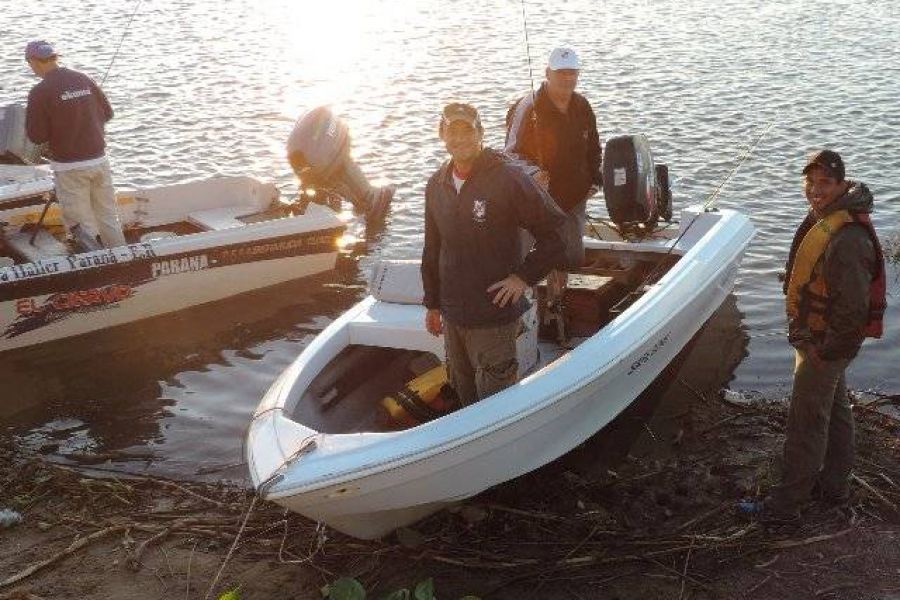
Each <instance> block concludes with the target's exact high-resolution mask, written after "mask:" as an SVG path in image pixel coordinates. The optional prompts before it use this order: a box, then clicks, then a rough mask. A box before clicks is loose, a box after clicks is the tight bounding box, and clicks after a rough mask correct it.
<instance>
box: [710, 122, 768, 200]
mask: <svg viewBox="0 0 900 600" xmlns="http://www.w3.org/2000/svg"><path fill="white" fill-rule="evenodd" d="M773 125H775V119H772V120H771V121H769V124H768V125H766V127H765V128H764V129H763V130H762V131H761V132H760V134H759V135H758V136H756V139H755V140H754V141H753V143H752V144H750V145H749V146H748V147H747V148H745V149H744V152H743V153H742V154H740V155H738V161H737V163H736V164H735V165H734V166H733V167H732V168H731V171H729V172H728V174H727V175H726V176H725V178H724V179H723V180H722V182H721V183H720V184H719V185H718V186H716V189H715V190H713V192H712V193H711V194H710V195H709V198H707V200H706V202H704V203H703V210H704V211H706V210H707V209H709V208H710V207H712V206H713V205H714V204H715V203H716V202H717V201H718V199H719V194H720V193H721V191H722V188H724V187H725V184H727V183H728V181H729V180H730V179H731V178H732V177H733V176H734V174H735V173H737V172H738V169H740V168H741V167H742V166H743V164H744V163H745V162H746V161H747V159H748V158H750V156H751V155H752V154H753V151H754V150H755V149H756V147H757V146H758V145H759V143H760V142H761V141H762V139H763V138H764V137H765V136H766V134H767V133H769V130H770V129H772V126H773Z"/></svg>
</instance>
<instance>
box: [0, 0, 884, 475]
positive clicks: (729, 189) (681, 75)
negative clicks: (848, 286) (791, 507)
mask: <svg viewBox="0 0 900 600" xmlns="http://www.w3.org/2000/svg"><path fill="white" fill-rule="evenodd" d="M135 8H137V12H136V14H135V16H134V20H133V22H132V23H131V26H130V28H128V29H127V33H126V28H127V27H128V23H129V19H130V18H131V16H132V13H133V12H134V10H135ZM525 9H526V14H527V20H528V24H529V31H528V33H529V40H530V54H531V59H532V64H533V66H534V74H535V78H536V83H539V80H540V78H541V76H542V72H543V65H544V62H545V60H546V56H547V54H548V53H549V51H550V50H551V49H552V48H553V47H554V46H556V45H560V44H568V45H571V46H572V47H574V48H575V49H577V51H578V52H579V54H580V55H581V57H582V61H583V63H584V69H583V74H582V78H581V81H580V90H581V91H582V92H583V93H584V94H585V95H586V96H587V97H588V99H589V100H590V101H591V102H592V104H593V106H594V108H595V111H596V113H597V115H598V119H599V124H600V129H601V136H602V137H604V138H608V137H610V136H613V135H618V134H623V133H637V132H643V133H645V134H646V135H648V137H649V138H650V140H651V143H652V145H653V147H654V150H655V152H656V155H657V158H658V159H660V160H662V161H664V162H666V163H668V164H669V166H670V171H671V173H672V176H673V178H674V186H673V187H674V192H675V201H676V209H677V207H678V206H683V205H685V204H688V203H691V202H699V201H703V200H705V199H706V198H707V197H708V196H709V194H710V193H711V192H712V191H713V190H714V189H715V188H716V187H717V186H719V185H720V184H721V183H722V181H723V180H724V179H725V178H726V176H727V175H728V173H729V172H730V171H731V170H732V168H733V167H734V166H735V165H736V163H737V161H738V157H739V155H740V154H741V152H742V151H743V150H744V149H745V148H746V147H747V146H748V145H749V144H751V143H752V142H753V141H754V140H755V139H756V137H757V136H758V135H759V134H760V133H761V132H762V131H763V130H765V129H766V127H768V126H770V125H771V129H769V130H768V132H767V134H766V135H765V136H764V137H763V138H762V139H761V141H760V143H759V145H758V146H757V147H756V149H755V151H754V152H753V154H752V156H751V158H750V159H749V160H747V161H746V162H745V163H744V164H743V165H742V167H741V168H740V169H739V170H738V171H737V173H736V174H735V175H734V176H733V177H731V178H730V179H729V180H728V181H727V183H726V184H725V186H724V188H723V189H722V193H721V200H720V205H721V206H724V207H729V208H736V209H739V210H742V211H746V212H747V213H749V214H750V215H751V216H752V218H753V221H754V223H755V224H756V227H757V228H758V234H757V237H756V239H755V241H754V243H753V245H752V247H751V248H750V250H749V252H748V253H747V255H746V257H745V259H744V263H743V268H742V271H741V274H740V277H739V280H738V283H737V288H736V290H735V299H734V301H733V302H731V301H730V302H729V303H728V306H729V309H728V312H729V315H728V317H727V319H726V320H725V322H726V323H727V326H726V327H724V328H723V327H721V326H717V328H716V330H717V331H723V332H724V333H722V335H724V336H727V337H728V338H729V339H733V338H739V339H741V340H742V342H741V344H742V347H744V348H745V352H744V354H745V356H744V357H743V360H741V361H740V362H739V364H737V366H735V365H734V364H732V363H734V362H736V361H732V363H729V364H728V365H727V373H726V374H725V382H726V383H727V384H728V385H729V386H730V387H732V388H733V389H745V390H760V391H763V392H767V393H773V394H780V393H785V392H786V391H787V389H788V388H789V384H790V370H791V355H790V351H789V348H788V346H787V344H786V342H785V340H784V335H783V333H784V328H785V319H784V315H783V299H782V296H781V290H780V283H779V282H778V281H777V273H778V272H779V271H780V270H781V268H782V264H783V261H784V258H785V255H786V252H787V246H788V243H789V238H790V235H791V232H792V231H793V228H794V227H795V226H796V224H797V223H798V222H799V220H800V219H801V218H802V216H803V214H804V212H805V203H804V200H803V198H802V193H801V178H800V175H799V171H800V169H801V168H802V166H803V160H804V157H805V155H806V154H808V152H809V151H810V150H812V149H815V148H818V147H820V146H830V147H833V148H835V149H838V150H839V151H841V152H842V153H843V155H844V156H845V159H846V162H847V164H848V173H849V176H850V177H851V178H855V179H859V180H862V181H864V182H866V183H867V184H868V185H869V186H870V188H871V189H872V190H873V192H874V193H875V195H876V201H877V209H878V212H877V213H876V214H875V216H874V219H875V222H876V225H877V227H878V228H879V231H880V232H881V234H882V238H883V239H884V240H889V239H890V238H892V237H897V236H900V226H898V225H897V222H898V217H900V203H898V199H900V198H898V195H900V193H898V190H900V111H898V110H897V98H898V97H900V59H898V53H897V39H898V38H900V7H898V5H897V3H896V2H895V0H837V1H832V2H827V3H826V2H818V1H811V0H789V1H785V2H778V3H775V2H745V1H738V0H716V1H713V0H687V1H683V0H570V1H568V2H565V3H559V2H545V1H544V0H527V1H526V5H525ZM0 14H2V15H3V16H2V20H0V34H2V35H0V72H2V76H0V104H6V103H9V102H24V101H25V98H26V95H27V92H28V89H29V88H30V87H31V85H33V84H34V83H35V79H34V78H33V77H32V76H31V74H30V71H29V70H28V67H27V65H26V64H25V62H24V60H23V57H22V52H23V48H24V45H25V43H26V41H27V40H29V39H33V38H46V39H48V40H50V41H52V42H53V43H55V44H56V45H57V50H58V51H59V52H60V53H61V54H62V55H63V56H64V58H63V61H64V64H67V65H68V66H71V67H74V68H76V69H79V70H82V71H85V72H87V73H89V74H90V75H92V76H93V77H95V78H96V79H97V80H98V81H99V80H101V79H102V78H103V77H104V73H105V72H106V71H107V69H108V68H109V67H110V64H111V62H112V59H113V56H114V54H115V52H116V48H117V46H118V45H119V42H120V40H121V39H122V37H123V34H125V38H124V41H123V43H122V44H121V49H120V50H119V52H118V55H117V57H116V58H115V61H114V62H112V66H111V68H109V74H108V77H107V79H106V81H105V83H104V88H105V90H106V91H107V94H108V96H109V98H110V101H111V102H112V104H113V106H114V108H115V110H116V118H115V119H114V120H113V121H112V122H111V124H110V126H109V129H108V139H109V146H110V147H109V153H110V156H111V159H112V162H113V166H114V174H115V180H116V183H117V185H118V186H120V187H136V186H151V185H161V184H170V183H177V182H183V181H189V180H196V179H201V178H206V177H210V176H213V175H217V174H234V175H252V176H255V177H258V178H262V179H274V180H275V181H277V183H278V184H279V185H280V186H281V188H282V190H283V192H284V193H292V192H293V191H294V190H295V184H294V181H293V179H292V176H291V174H290V171H289V168H288V166H287V164H286V161H285V160H284V151H283V145H284V141H285V140H286V137H287V134H288V132H289V131H290V129H291V126H292V123H293V121H294V119H295V118H296V117H297V115H298V114H300V113H301V112H302V111H303V110H304V109H306V108H308V107H311V106H315V105H318V104H323V103H328V104H331V105H332V106H333V107H334V109H335V110H336V112H338V113H339V114H340V115H341V116H342V117H343V118H344V119H345V120H346V121H347V122H348V124H349V125H350V127H351V131H352V132H353V135H354V154H355V156H356V157H357V159H358V161H359V163H360V164H361V166H362V167H363V169H364V170H365V171H366V172H367V173H369V174H370V175H371V177H372V179H373V180H375V182H379V183H380V182H385V181H391V182H394V183H396V184H397V185H398V186H399V191H398V194H397V197H396V200H395V203H394V207H393V212H392V215H391V216H390V219H389V221H388V224H387V227H386V230H385V231H384V232H383V233H382V234H381V235H379V236H376V237H374V238H371V239H362V235H361V231H359V228H356V231H357V233H359V234H360V241H359V243H358V244H357V245H356V246H355V247H354V248H353V249H352V251H350V252H349V253H348V254H347V255H346V256H345V257H343V258H342V260H341V268H340V269H339V270H338V272H336V273H334V274H332V275H329V276H328V277H326V278H325V280H324V281H322V282H316V283H314V284H308V283H307V284H298V285H293V286H289V287H288V288H286V289H281V290H279V292H278V293H277V294H272V293H263V294H259V295H257V296H256V297H254V298H253V299H252V300H244V301H236V302H229V303H225V305H224V306H219V307H218V308H217V309H216V311H217V312H216V314H215V315H210V314H208V312H202V311H201V312H192V313H185V314H181V315H174V316H171V317H167V318H165V319H161V320H156V321H153V322H152V323H151V324H149V325H144V326H136V327H133V328H129V329H128V330H127V331H125V332H123V333H114V334H109V335H103V336H98V337H97V338H95V339H91V340H90V343H89V345H85V344H84V343H82V342H80V343H74V344H72V343H63V344H58V345H54V346H51V347H47V348H42V349H40V350H39V351H38V352H31V353H28V354H25V355H13V356H10V357H5V358H4V359H3V364H2V365H0V425H2V427H3V429H4V430H5V432H6V433H7V434H12V435H14V436H16V438H17V439H18V440H19V442H20V443H21V444H23V445H25V446H27V447H32V448H35V449H40V450H41V451H43V452H46V453H48V454H56V455H77V454H78V453H93V454H99V455H101V456H103V455H108V456H110V457H112V458H115V457H116V456H118V454H117V453H121V452H125V453H127V454H130V455H132V456H136V457H143V456H145V457H146V458H147V463H148V464H151V463H152V466H151V467H150V470H151V471H152V470H154V469H157V468H159V469H160V470H162V471H165V472H175V473H181V474H183V475H184V474H188V475H190V474H196V473H197V472H198V471H200V472H206V471H207V470H215V469H217V468H221V467H224V466H227V465H231V464H234V463H239V462H240V460H241V454H240V440H241V436H242V434H243V429H244V427H245V426H246V423H247V420H248V417H249V415H250V413H251V411H252V410H253V408H254V407H255V405H256V403H257V402H258V400H259V398H260V396H261V394H262V393H263V392H264V390H265V389H266V388H267V386H268V385H269V383H271V381H272V380H273V379H274V378H275V376H276V375H277V374H278V373H279V371H280V370H281V369H282V368H284V367H285V366H286V365H287V364H288V363H289V362H290V361H291V360H292V359H293V357H295V356H296V354H297V353H298V352H299V351H300V350H301V349H302V348H303V347H304V346H305V345H306V344H307V343H308V342H309V340H310V339H311V338H312V336H313V335H315V333H316V332H317V331H320V330H321V329H322V327H324V326H325V325H326V324H327V323H328V322H329V320H331V319H333V318H334V317H335V316H336V315H338V314H339V313H340V312H341V311H342V310H344V309H346V308H347V307H349V306H350V305H351V304H353V303H354V302H355V301H356V300H357V299H358V298H360V297H361V296H362V295H363V294H364V283H365V273H366V272H367V269H368V265H370V264H371V261H372V260H373V259H376V258H379V257H389V258H410V257H416V256H418V254H419V251H420V248H421V243H422V237H421V231H422V207H423V198H422V193H423V188H424V184H425V181H426V179H427V177H428V176H429V175H430V173H431V172H432V171H433V170H434V169H435V168H436V167H437V166H438V165H439V163H440V161H441V160H442V159H443V157H444V151H443V148H442V145H441V143H440V141H439V140H438V138H437V115H438V112H439V110H440V107H441V106H442V105H443V104H444V103H445V102H447V101H451V100H464V101H469V102H472V103H474V104H476V105H477V106H478V107H479V108H480V109H481V111H482V113H483V119H484V121H485V126H486V130H487V135H486V137H487V140H488V142H489V143H490V144H492V145H499V144H501V143H502V139H503V116H504V114H505V111H506V107H507V106H508V105H509V103H510V102H512V101H513V100H514V99H515V98H516V97H517V96H518V95H521V94H522V93H524V92H525V91H527V90H528V89H529V87H530V78H529V68H528V54H527V52H526V46H525V43H524V36H523V29H522V5H521V3H520V2H512V1H496V2H478V1H475V0H442V1H438V0H415V1H413V0H405V1H404V0H397V1H386V0H383V1H375V0H332V1H330V2H320V1H315V2H313V1H309V0H300V1H297V0H253V1H250V0H229V1H228V2H221V1H213V0H196V1H193V0H192V1H185V0H182V1H177V0H153V1H152V2H149V1H148V2H142V3H141V4H140V5H138V3H137V2H133V1H130V2H124V1H122V0H86V1H84V2H78V3H77V8H76V7H75V6H74V5H72V3H71V2H68V1H64V0H44V1H42V2H29V3H25V2H21V1H20V0H0ZM602 211H603V209H602V202H598V203H597V204H596V206H594V207H593V212H595V213H597V214H600V213H602ZM889 275H890V277H891V279H890V283H889V291H890V292H891V294H892V297H891V298H890V299H889V301H890V302H891V303H892V304H891V307H890V310H889V313H888V317H887V322H888V326H887V334H886V336H885V337H884V339H882V340H880V341H877V342H869V343H867V345H866V347H865V348H864V350H863V352H862V353H861V355H860V356H859V358H858V359H857V360H856V362H855V363H854V366H853V369H852V374H851V377H850V383H851V385H852V387H854V388H856V389H871V390H875V391H879V392H885V393H898V392H900V369H898V366H900V350H898V342H900V308H898V305H897V302H896V298H897V296H898V294H900V279H898V277H900V274H898V269H897V268H896V266H894V267H892V269H891V271H890V273H889ZM713 343H715V341H713ZM713 355H715V353H713ZM723 360H724V359H723ZM693 368H694V369H696V370H698V373H696V375H698V376H699V375H702V373H701V372H699V371H703V370H704V369H705V368H709V369H717V368H721V365H715V364H712V365H704V366H697V365H695V366H694V367H693ZM687 376H688V377H690V374H688V375H687ZM729 380H730V381H729ZM154 461H155V462H154ZM238 470H239V468H238Z"/></svg>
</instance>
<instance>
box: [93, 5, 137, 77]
mask: <svg viewBox="0 0 900 600" xmlns="http://www.w3.org/2000/svg"><path fill="white" fill-rule="evenodd" d="M143 1H144V0H137V3H136V4H135V5H134V10H133V11H132V12H131V18H129V19H128V24H126V25H125V31H123V32H122V37H121V38H120V39H119V45H118V46H116V51H115V52H114V53H113V57H112V60H110V61H109V66H108V67H106V73H104V74H103V79H101V80H100V87H103V84H104V83H106V78H107V77H108V76H109V70H110V69H112V66H113V63H115V62H116V58H118V56H119V50H121V49H122V43H123V42H124V41H125V36H127V35H128V30H129V29H131V22H132V21H134V17H135V15H137V11H138V9H139V8H140V7H141V3H142V2H143Z"/></svg>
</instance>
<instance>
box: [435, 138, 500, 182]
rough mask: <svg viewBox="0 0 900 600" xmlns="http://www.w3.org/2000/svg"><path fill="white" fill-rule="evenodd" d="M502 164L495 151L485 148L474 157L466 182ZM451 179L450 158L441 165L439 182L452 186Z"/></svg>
mask: <svg viewBox="0 0 900 600" xmlns="http://www.w3.org/2000/svg"><path fill="white" fill-rule="evenodd" d="M502 162H503V158H502V157H501V156H500V155H499V154H498V153H497V152H496V151H494V150H493V149H492V148H488V147H487V146H485V147H484V148H482V149H481V152H479V153H478V156H477V157H475V162H474V163H473V164H472V170H471V171H470V172H469V177H468V178H467V180H468V179H472V178H474V177H475V175H476V174H480V173H481V172H482V171H489V170H491V169H493V168H495V167H496V166H498V165H500V164H501V163H502ZM452 177H453V159H452V158H451V159H450V160H448V161H446V162H445V163H444V164H443V165H441V182H442V183H443V184H444V185H449V186H452V185H453V182H452V180H451V178H452Z"/></svg>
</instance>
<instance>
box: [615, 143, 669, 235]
mask: <svg viewBox="0 0 900 600" xmlns="http://www.w3.org/2000/svg"><path fill="white" fill-rule="evenodd" d="M603 195H604V196H605V198H606V209H607V211H608V212H609V218H610V219H612V221H613V223H615V224H616V225H618V226H619V227H620V228H621V229H622V230H623V231H646V230H647V229H650V228H652V227H653V226H655V225H656V223H657V221H658V220H659V219H660V218H662V219H664V220H666V221H671V219H672V193H671V190H670V188H669V169H668V167H666V165H664V164H659V165H655V164H654V163H653V154H652V153H651V152H650V144H649V142H648V141H647V138H646V137H644V136H643V135H623V136H619V137H614V138H612V139H610V140H609V141H608V142H606V152H604V156H603Z"/></svg>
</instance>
